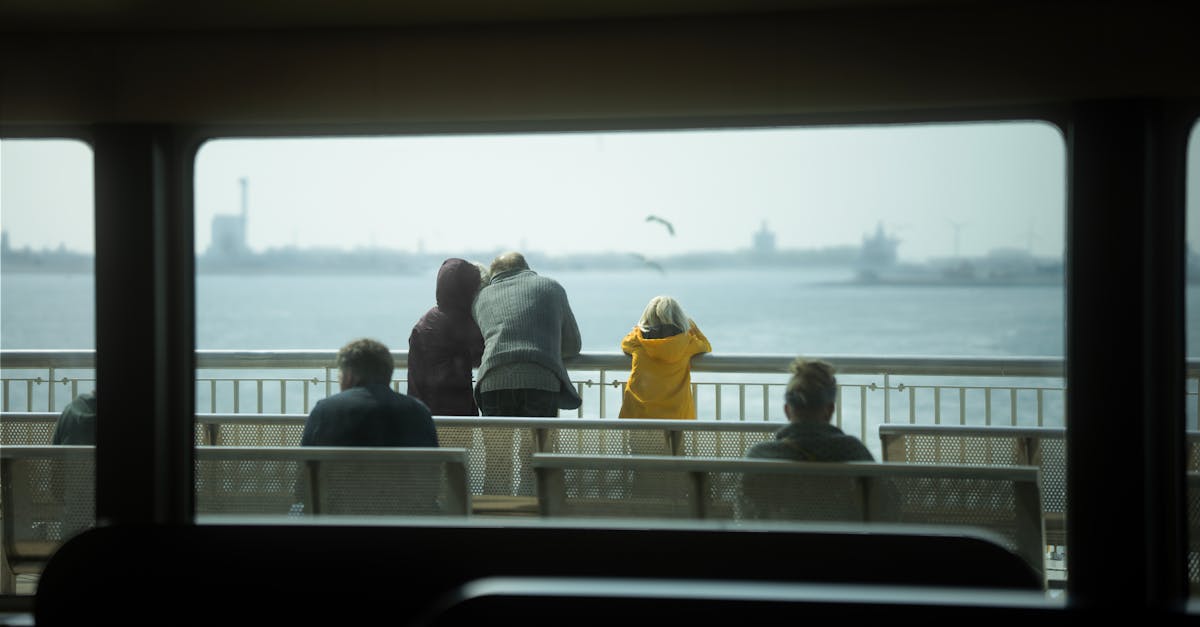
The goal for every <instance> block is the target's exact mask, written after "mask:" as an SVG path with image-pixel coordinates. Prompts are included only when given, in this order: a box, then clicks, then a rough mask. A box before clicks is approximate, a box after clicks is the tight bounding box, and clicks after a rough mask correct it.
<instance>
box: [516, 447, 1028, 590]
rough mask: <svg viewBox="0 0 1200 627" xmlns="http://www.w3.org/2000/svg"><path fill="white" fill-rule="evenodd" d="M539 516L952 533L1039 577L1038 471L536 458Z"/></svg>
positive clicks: (683, 459) (695, 459) (658, 458)
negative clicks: (952, 529)
mask: <svg viewBox="0 0 1200 627" xmlns="http://www.w3.org/2000/svg"><path fill="white" fill-rule="evenodd" d="M533 465H534V468H535V469H536V471H537V473H538V495H539V502H540V507H541V512H542V514H543V515H544V516H550V517H556V516H570V517H597V518H606V517H607V518H664V517H665V518H710V519H730V520H762V519H767V520H791V521H814V520H820V521H843V522H889V523H907V524H921V525H960V526H969V527H972V528H978V529H984V530H988V531H990V532H992V533H995V534H997V535H998V537H1000V538H1002V539H1003V543H1004V544H1005V545H1006V546H1008V547H1009V548H1010V549H1011V550H1013V551H1014V552H1015V553H1017V554H1019V555H1020V556H1021V557H1023V558H1024V559H1025V560H1026V561H1027V562H1028V563H1029V564H1030V566H1031V567H1032V568H1033V569H1034V570H1035V571H1036V572H1038V573H1042V572H1044V558H1043V551H1044V532H1043V528H1042V516H1041V511H1042V510H1041V503H1040V490H1039V472H1038V469H1037V468H1034V467H1031V466H1011V467H997V468H984V467H978V466H962V465H932V464H930V465H918V464H894V463H872V462H849V463H816V462H791V461H777V460H758V459H740V460H734V459H722V458H704V457H693V458H687V457H665V456H620V457H609V456H590V455H550V454H538V455H534V457H533Z"/></svg>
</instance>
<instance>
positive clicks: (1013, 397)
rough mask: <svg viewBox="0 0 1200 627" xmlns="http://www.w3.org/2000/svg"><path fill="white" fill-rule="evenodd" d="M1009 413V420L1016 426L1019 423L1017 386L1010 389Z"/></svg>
mask: <svg viewBox="0 0 1200 627" xmlns="http://www.w3.org/2000/svg"><path fill="white" fill-rule="evenodd" d="M1008 415H1009V422H1010V423H1011V424H1012V425H1013V426H1014V427H1015V426H1016V425H1017V388H1010V389H1009V390H1008Z"/></svg>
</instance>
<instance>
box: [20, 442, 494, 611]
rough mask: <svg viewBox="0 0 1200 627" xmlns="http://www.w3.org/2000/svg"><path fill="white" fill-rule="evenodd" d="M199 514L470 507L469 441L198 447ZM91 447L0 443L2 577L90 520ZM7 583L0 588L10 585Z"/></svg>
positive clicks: (34, 565) (442, 511)
mask: <svg viewBox="0 0 1200 627" xmlns="http://www.w3.org/2000/svg"><path fill="white" fill-rule="evenodd" d="M195 469H196V483H195V485H196V512H197V513H198V514H218V513H219V514H255V515H260V514H289V513H290V514H315V515H423V514H424V515H467V514H468V513H469V512H470V509H471V505H470V494H469V492H468V490H467V473H466V451H465V450H463V449H453V448H429V449H425V448H341V447H338V448H334V447H275V448H269V447H197V449H196V465H195ZM95 511H96V508H95V447H92V446H28V445H6V446H4V447H0V526H2V528H0V547H2V549H3V553H4V559H5V564H4V573H3V578H2V579H3V580H2V581H0V583H3V584H4V586H3V587H5V588H8V587H10V586H11V583H12V582H11V576H12V574H13V573H20V572H37V571H38V570H40V567H41V565H43V564H44V563H45V562H46V560H48V559H49V558H50V556H51V555H52V554H53V553H54V551H55V550H57V548H58V547H59V545H61V544H62V543H63V542H64V541H66V540H67V539H69V538H70V537H71V536H73V535H75V534H76V533H78V532H80V531H82V530H84V529H87V528H89V527H92V526H94V525H95ZM9 591H10V590H4V592H9Z"/></svg>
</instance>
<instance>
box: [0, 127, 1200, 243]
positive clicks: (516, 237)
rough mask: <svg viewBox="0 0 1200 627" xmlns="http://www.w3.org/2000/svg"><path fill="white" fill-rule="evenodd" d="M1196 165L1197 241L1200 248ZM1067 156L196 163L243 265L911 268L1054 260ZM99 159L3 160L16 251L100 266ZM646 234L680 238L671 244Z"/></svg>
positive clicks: (398, 148) (961, 134) (756, 153)
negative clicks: (679, 262)
mask: <svg viewBox="0 0 1200 627" xmlns="http://www.w3.org/2000/svg"><path fill="white" fill-rule="evenodd" d="M1195 135H1196V133H1195V132H1193V141H1192V142H1191V143H1190V146H1189V161H1188V182H1189V189H1188V216H1189V221H1188V225H1187V241H1188V243H1189V245H1190V246H1191V247H1192V248H1193V250H1195V249H1197V242H1198V241H1200V219H1198V218H1197V216H1198V215H1200V207H1198V202H1200V201H1198V200H1197V199H1198V197H1200V194H1197V192H1196V191H1195V190H1194V189H1193V188H1195V187H1197V185H1200V148H1198V147H1197V142H1196V141H1195ZM1065 155H1066V149H1065V145H1064V142H1063V138H1062V135H1061V134H1060V133H1059V131H1058V130H1057V129H1056V128H1054V127H1053V126H1051V125H1049V124H1047V123H1043V122H1036V121H1034V122H1003V123H962V124H925V125H902V126H860V127H819V128H771V129H731V130H701V131H654V132H642V131H638V132H632V131H631V132H604V133H593V132H579V133H544V134H514V135H503V134H499V135H447V136H392V137H372V138H289V139H217V140H212V141H210V142H208V143H206V144H205V145H204V146H202V147H201V149H200V151H199V153H198V154H197V157H196V163H195V190H196V196H195V213H196V226H195V229H196V231H195V235H196V239H195V247H196V248H195V250H196V252H197V254H202V253H204V252H205V251H206V250H207V249H208V246H209V243H210V238H211V224H212V221H213V218H214V217H215V216H217V215H236V214H237V213H238V212H239V211H240V210H241V203H242V191H241V184H240V182H239V181H240V179H243V178H245V179H246V180H247V181H248V194H247V199H248V203H247V204H248V220H247V228H246V237H247V244H248V247H249V248H250V249H251V250H252V251H255V252H263V251H266V250H269V249H278V248H286V247H300V248H327V249H341V250H350V249H355V248H372V247H374V248H387V249H396V250H407V251H425V252H431V253H436V252H440V253H445V254H456V253H466V252H472V251H487V250H496V249H517V250H524V251H526V252H539V253H543V254H549V255H563V254H569V253H600V252H629V251H636V252H639V253H643V254H646V255H647V256H659V257H661V256H669V255H675V254H682V253H690V252H702V251H736V250H743V249H747V248H749V247H750V245H751V239H752V237H753V234H754V232H755V231H757V230H759V228H760V227H761V226H762V225H763V224H765V225H766V227H767V228H768V229H769V230H771V231H772V232H773V233H774V234H775V238H776V246H777V248H778V249H816V248H826V247H833V246H846V245H851V246H856V245H858V244H860V243H861V241H862V238H863V237H864V236H865V235H868V234H872V233H874V231H875V229H876V226H877V225H879V224H882V225H883V226H884V228H885V229H886V230H887V231H888V232H889V233H892V234H894V235H895V236H897V237H898V238H899V239H900V240H901V243H900V246H899V249H898V253H899V257H900V259H901V260H906V261H921V260H927V259H931V258H937V257H949V256H953V255H955V253H956V251H957V253H958V254H960V255H963V256H979V255H983V254H986V253H988V252H989V251H992V250H995V249H1017V250H1025V251H1029V252H1031V253H1033V254H1035V255H1037V256H1048V257H1058V256H1060V255H1061V254H1062V251H1063V248H1064V246H1065V239H1064V227H1065V224H1064V223H1065V212H1066V195H1065V187H1066V162H1065V158H1066V157H1065ZM92 183H93V181H92V163H91V151H90V149H89V148H88V147H87V146H86V145H85V144H83V143H82V142H78V141H70V140H4V141H0V228H2V229H3V230H4V231H5V232H6V234H7V236H8V238H9V244H10V246H12V247H13V248H17V249H20V248H24V247H29V248H33V249H37V250H41V249H56V248H59V247H63V248H66V249H69V250H73V251H78V252H85V253H91V252H92V251H93V248H94V241H93V240H94V228H93V224H92V221H93V218H92V213H93V211H92V208H93V204H92V203H93V201H92ZM649 215H655V216H660V217H662V218H664V219H665V220H668V221H669V222H670V223H671V224H672V225H673V227H674V229H675V234H674V235H671V234H670V233H669V232H668V231H667V229H666V228H665V227H664V226H663V225H661V224H659V223H655V222H647V221H646V217H647V216H649Z"/></svg>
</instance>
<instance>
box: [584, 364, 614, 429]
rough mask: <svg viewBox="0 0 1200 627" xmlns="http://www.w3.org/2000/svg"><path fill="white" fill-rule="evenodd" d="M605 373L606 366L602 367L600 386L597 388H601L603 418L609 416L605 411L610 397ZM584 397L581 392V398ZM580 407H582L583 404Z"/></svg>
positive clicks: (601, 412)
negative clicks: (605, 382) (605, 383)
mask: <svg viewBox="0 0 1200 627" xmlns="http://www.w3.org/2000/svg"><path fill="white" fill-rule="evenodd" d="M604 375H605V370H604V368H601V369H600V387H598V388H597V389H598V390H600V417H601V418H605V417H607V414H606V413H605V409H606V407H607V405H608V403H607V402H606V401H607V399H608V388H607V387H605V385H604V379H605V377H604ZM582 397H583V395H582V394H581V395H580V398H582ZM580 407H582V405H581V406H580Z"/></svg>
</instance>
